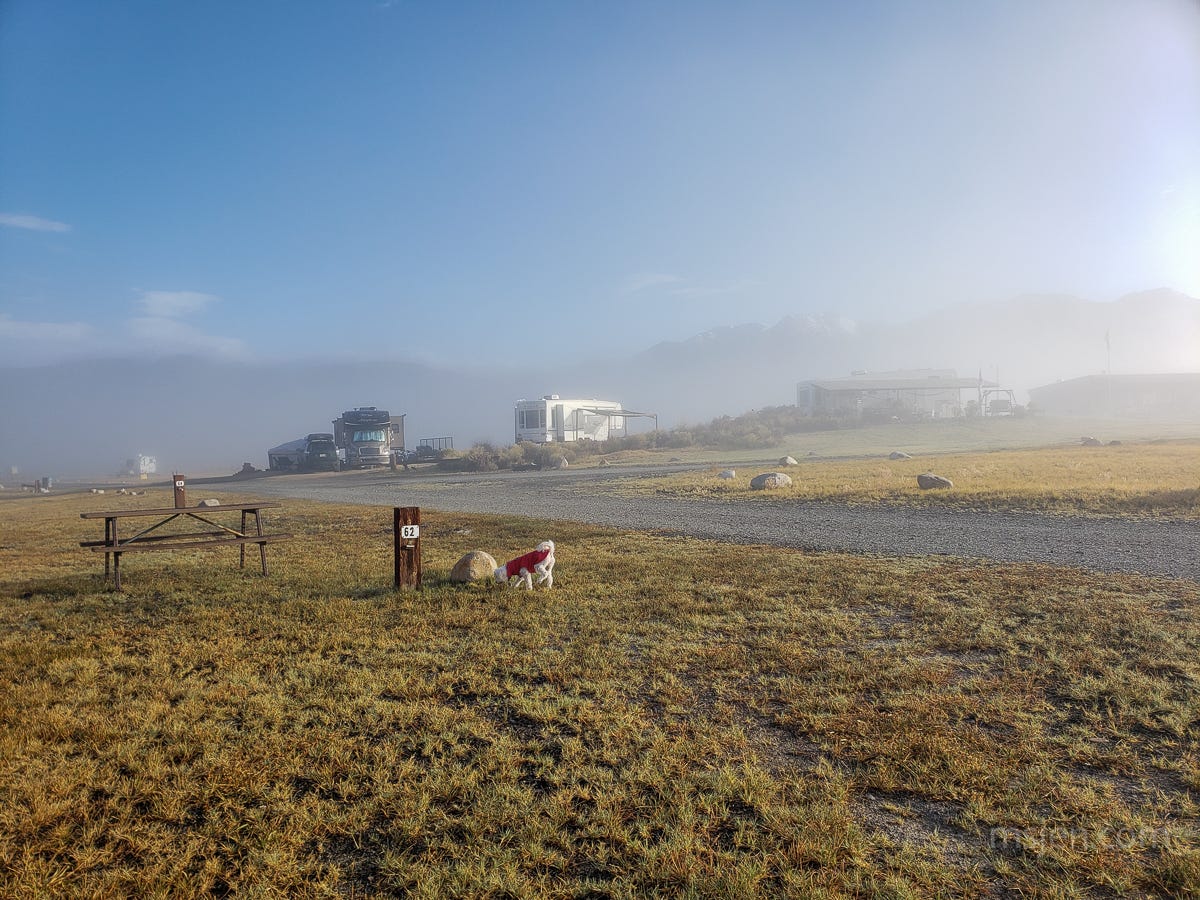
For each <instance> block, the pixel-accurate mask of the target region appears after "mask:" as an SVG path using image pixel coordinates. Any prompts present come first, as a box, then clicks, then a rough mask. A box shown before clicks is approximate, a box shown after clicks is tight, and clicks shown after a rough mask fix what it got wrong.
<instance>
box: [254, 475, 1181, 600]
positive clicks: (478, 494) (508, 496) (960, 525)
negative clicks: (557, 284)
mask: <svg viewBox="0 0 1200 900" xmlns="http://www.w3.org/2000/svg"><path fill="white" fill-rule="evenodd" d="M687 468H693V467H690V466H675V467H671V466H654V467H645V468H627V467H620V468H616V467H614V468H602V469H575V470H572V469H566V470H556V471H553V472H503V473H487V474H472V475H414V474H408V473H396V474H392V473H390V472H388V473H383V474H380V473H378V472H343V473H339V474H329V475H294V476H291V475H290V476H283V477H275V478H263V479H260V480H257V481H255V482H253V487H252V488H251V487H250V486H249V485H246V489H248V490H251V491H253V492H254V493H255V494H263V495H270V496H276V497H295V498H305V499H312V500H329V501H336V502H341V503H356V504H365V505H372V506H420V507H423V508H427V509H438V510H445V511H450V512H471V513H494V514H499V515H524V516H530V517H533V518H538V519H550V520H564V521H573V522H589V523H593V524H597V525H609V526H614V527H618V528H625V529H632V530H644V531H667V532H675V533H679V534H687V535H692V536H694V537H701V538H711V539H714V540H720V541H727V542H731V543H743V544H773V545H777V546H781V547H795V548H798V549H804V550H836V551H846V552H851V553H870V554H878V555H883V556H924V555H928V554H946V555H950V556H956V557H965V558H972V559H987V560H996V561H1000V562H1038V563H1052V564H1055V565H1066V566H1079V567H1082V568H1086V569H1093V570H1097V571H1105V572H1139V573H1142V574H1146V575H1163V576H1168V577H1175V578H1186V579H1189V580H1192V581H1200V554H1198V553H1197V551H1198V550H1200V523H1198V522H1189V521H1153V520H1144V519H1143V520H1138V519H1097V518H1083V517H1070V516H1047V515H1040V514H1037V513H1012V512H981V511H972V510H953V509H916V508H903V507H884V506H849V505H845V504H839V503H818V502H797V501H778V502H776V501H771V500H755V501H749V500H743V501H733V502H730V501H720V500H687V499H676V498H670V497H638V498H631V497H622V496H617V495H615V494H614V493H613V492H612V491H611V488H612V487H613V486H615V485H616V484H617V483H618V482H619V481H620V480H622V479H631V478H639V477H645V476H648V475H663V474H666V473H668V472H672V471H682V470H684V469H687Z"/></svg>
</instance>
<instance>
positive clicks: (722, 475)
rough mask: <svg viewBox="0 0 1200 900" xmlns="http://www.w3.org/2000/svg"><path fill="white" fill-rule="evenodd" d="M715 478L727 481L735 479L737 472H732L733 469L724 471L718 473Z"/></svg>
mask: <svg viewBox="0 0 1200 900" xmlns="http://www.w3.org/2000/svg"><path fill="white" fill-rule="evenodd" d="M717 477H718V478H723V479H725V480H726V481H729V480H731V479H733V478H737V472H735V471H733V469H726V470H725V471H724V472H718V473H717Z"/></svg>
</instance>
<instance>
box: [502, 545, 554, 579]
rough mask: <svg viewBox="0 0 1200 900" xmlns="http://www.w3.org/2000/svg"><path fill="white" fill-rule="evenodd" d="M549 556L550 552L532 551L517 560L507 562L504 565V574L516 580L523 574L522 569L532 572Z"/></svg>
mask: <svg viewBox="0 0 1200 900" xmlns="http://www.w3.org/2000/svg"><path fill="white" fill-rule="evenodd" d="M549 555H550V551H549V550H531V551H529V552H528V553H526V554H525V555H524V556H518V557H517V558H516V559H513V560H509V561H508V562H506V563H505V564H504V574H505V576H507V577H508V578H515V577H516V576H518V575H520V574H521V570H522V569H525V570H526V571H527V572H532V571H533V567H534V566H536V565H537V564H538V563H540V562H543V561H544V560H545V559H546V557H547V556H549Z"/></svg>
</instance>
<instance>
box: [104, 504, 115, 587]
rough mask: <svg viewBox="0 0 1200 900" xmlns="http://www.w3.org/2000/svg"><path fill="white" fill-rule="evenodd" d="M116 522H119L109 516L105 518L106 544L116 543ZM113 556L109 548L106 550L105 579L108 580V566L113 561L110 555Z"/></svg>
mask: <svg viewBox="0 0 1200 900" xmlns="http://www.w3.org/2000/svg"><path fill="white" fill-rule="evenodd" d="M116 524H117V520H116V519H110V518H107V517H106V518H105V519H104V543H105V545H106V546H107V545H109V544H115V543H116V541H115V540H113V526H115V525H116ZM111 556H112V554H111V553H109V552H108V551H107V550H106V551H105V552H104V580H105V581H108V566H109V563H110V562H112V560H111V559H110V558H109V557H111Z"/></svg>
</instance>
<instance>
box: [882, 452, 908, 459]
mask: <svg viewBox="0 0 1200 900" xmlns="http://www.w3.org/2000/svg"><path fill="white" fill-rule="evenodd" d="M888 459H912V457H911V456H909V455H908V454H907V453H905V452H904V451H903V450H893V451H892V452H891V453H889V454H888Z"/></svg>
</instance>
